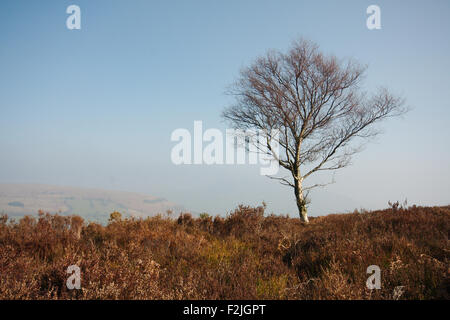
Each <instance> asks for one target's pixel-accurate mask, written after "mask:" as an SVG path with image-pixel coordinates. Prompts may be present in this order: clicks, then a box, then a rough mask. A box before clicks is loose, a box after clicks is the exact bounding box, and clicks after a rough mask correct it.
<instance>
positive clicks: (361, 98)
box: [222, 39, 407, 222]
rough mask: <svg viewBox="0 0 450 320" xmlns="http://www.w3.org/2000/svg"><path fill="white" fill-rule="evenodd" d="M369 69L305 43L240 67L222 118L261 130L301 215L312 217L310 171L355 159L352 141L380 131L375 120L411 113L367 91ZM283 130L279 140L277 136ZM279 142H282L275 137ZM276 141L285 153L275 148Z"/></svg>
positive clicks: (383, 92)
mask: <svg viewBox="0 0 450 320" xmlns="http://www.w3.org/2000/svg"><path fill="white" fill-rule="evenodd" d="M365 70H366V67H365V66H361V65H360V64H358V63H357V62H355V61H353V60H351V59H348V60H340V59H337V58H336V57H335V56H332V55H325V54H323V53H321V52H320V51H319V48H318V46H317V45H316V44H314V43H312V42H310V41H307V40H303V39H301V40H299V41H296V42H294V43H293V45H292V47H291V49H290V50H289V51H288V52H287V53H282V52H278V51H270V52H269V53H268V54H267V55H266V56H264V57H261V58H258V59H257V60H256V61H255V62H254V63H253V64H252V65H251V66H250V67H247V68H245V69H243V70H241V73H240V76H239V78H238V79H237V81H236V82H235V83H234V84H233V86H232V87H231V90H230V93H231V94H232V95H234V96H235V98H236V103H235V104H234V105H232V106H230V107H228V108H226V109H225V111H224V112H223V114H222V116H223V117H224V118H225V119H226V120H228V122H229V123H231V125H232V126H233V127H234V128H236V129H241V130H248V129H251V130H254V129H257V130H263V131H264V132H266V133H267V137H266V139H265V140H264V145H265V148H266V150H269V153H272V156H273V157H276V161H278V162H279V165H280V166H281V167H282V168H285V169H286V170H288V171H289V172H290V176H291V177H289V176H288V177H280V176H272V177H271V178H273V179H278V180H280V182H281V183H282V184H285V185H288V186H290V187H292V188H293V189H294V194H295V198H296V202H297V207H298V211H299V215H300V219H301V220H302V221H304V222H308V216H307V208H306V205H307V194H308V192H309V190H311V189H312V188H315V187H318V186H323V185H322V184H314V185H309V186H306V185H305V184H304V181H305V179H306V178H308V177H310V176H311V175H312V174H314V173H317V172H321V171H333V170H337V169H340V168H343V167H345V166H347V165H349V164H350V158H351V156H352V155H353V154H355V153H356V152H358V151H360V150H361V148H360V147H361V144H360V143H358V145H355V143H354V142H353V141H354V140H360V142H364V141H367V138H370V137H373V136H375V135H377V134H379V133H380V131H378V130H376V129H375V128H374V125H375V124H377V123H378V122H380V121H381V120H384V119H386V118H388V117H392V116H399V115H401V114H403V113H405V112H406V111H407V109H406V108H404V107H403V105H404V100H403V99H402V98H400V97H396V96H394V95H392V94H391V93H390V92H389V91H388V90H387V89H385V88H380V89H379V90H378V91H377V92H376V93H375V94H373V95H368V94H367V93H366V92H364V91H363V90H362V89H361V86H360V85H361V80H362V78H363V75H364V73H365ZM273 129H276V130H278V132H280V133H281V134H279V136H278V138H275V136H274V135H271V134H270V133H271V132H272V130H273ZM275 139H276V141H275ZM274 143H278V144H279V146H280V148H281V152H279V155H276V154H275V152H273V151H272V150H273V144H274Z"/></svg>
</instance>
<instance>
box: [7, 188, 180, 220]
mask: <svg viewBox="0 0 450 320" xmlns="http://www.w3.org/2000/svg"><path fill="white" fill-rule="evenodd" d="M39 210H43V211H46V212H50V213H60V214H62V215H73V214H76V215H79V216H81V217H83V218H84V219H86V220H90V221H97V222H106V221H107V219H108V218H109V214H110V213H111V212H113V211H119V212H121V213H122V214H123V215H124V216H132V217H143V218H145V217H148V216H153V215H155V214H158V213H165V212H166V211H167V210H172V211H173V212H174V214H175V213H179V212H181V211H182V210H183V208H182V207H181V206H178V205H176V204H175V203H172V202H169V201H168V200H166V199H163V198H158V197H154V196H149V195H145V194H139V193H132V192H123V191H111V190H99V189H85V188H74V187H62V186H48V185H31V184H0V213H4V214H7V215H8V216H10V217H11V218H21V217H23V216H24V215H37V212H38V211H39Z"/></svg>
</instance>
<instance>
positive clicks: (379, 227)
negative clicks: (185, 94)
mask: <svg viewBox="0 0 450 320" xmlns="http://www.w3.org/2000/svg"><path fill="white" fill-rule="evenodd" d="M112 218H113V219H111V221H110V223H109V224H108V225H107V226H102V225H99V224H96V223H90V224H86V223H82V220H81V219H80V218H77V217H61V216H52V215H48V214H47V215H46V214H43V213H42V214H41V215H40V217H39V219H38V220H36V219H34V218H24V219H22V220H20V222H18V223H10V222H8V220H7V218H6V217H4V218H3V219H1V220H0V299H449V290H450V273H449V272H450V269H449V267H450V250H449V249H450V248H449V242H448V234H449V230H450V206H446V207H409V208H408V209H403V208H401V207H400V208H399V207H396V206H393V207H392V208H390V209H386V210H381V211H374V212H354V213H352V214H336V215H328V216H323V217H319V218H312V219H311V222H310V224H308V225H305V224H302V223H300V221H299V220H298V219H291V218H288V217H281V216H274V215H270V216H264V207H258V208H250V207H244V206H240V207H239V208H237V209H236V210H235V211H233V212H232V213H231V214H230V215H228V216H227V217H226V218H221V217H215V218H212V217H209V216H207V215H202V217H201V218H197V219H193V218H192V217H191V216H190V215H189V214H184V215H182V216H180V217H179V218H178V219H170V218H169V217H163V216H157V217H152V218H147V219H121V217H120V216H119V215H117V214H114V215H112ZM70 265H78V266H79V267H80V268H81V289H80V290H73V291H70V290H68V289H67V288H66V280H67V278H68V276H69V275H68V274H67V273H66V270H67V267H68V266H70ZM370 265H377V266H379V267H380V269H381V289H379V290H369V289H367V288H366V280H367V278H368V277H369V275H368V274H367V273H366V270H367V267H368V266H370Z"/></svg>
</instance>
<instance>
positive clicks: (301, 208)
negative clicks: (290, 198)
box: [294, 181, 309, 223]
mask: <svg viewBox="0 0 450 320" xmlns="http://www.w3.org/2000/svg"><path fill="white" fill-rule="evenodd" d="M294 192H295V200H297V208H298V214H299V215H300V220H301V221H303V222H305V223H308V222H309V220H308V213H307V209H306V200H305V198H304V196H303V188H302V183H301V182H300V181H295V186H294Z"/></svg>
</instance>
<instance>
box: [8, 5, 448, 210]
mask: <svg viewBox="0 0 450 320" xmlns="http://www.w3.org/2000/svg"><path fill="white" fill-rule="evenodd" d="M71 4H76V5H78V6H80V8H81V20H82V24H81V30H68V29H67V28H66V19H67V17H68V14H66V8H67V7H68V6H69V5H71ZM371 4H377V5H379V6H380V8H381V24H382V29H381V30H372V31H371V30H368V29H367V27H366V18H367V14H366V8H367V7H368V6H369V5H371ZM449 31H450V2H449V1H448V0H442V1H380V0H378V1H377V0H371V1H363V0H354V1H312V0H311V1H300V0H296V1H279V0H277V1H275V0H272V1H262V0H253V1H249V0H246V1H242V0H239V1H238V0H233V1H231V0H226V1H225V0H221V1H218V0H207V1H206V0H205V1H195V0H192V1H181V0H180V1H148V0H145V1H138V0H132V1H125V0H121V1H117V0H116V1H112V0H96V1H92V0H84V1H82V0H71V1H63V0H57V1H19V0H10V1H7V0H2V1H0V183H41V184H55V185H68V186H79V187H95V188H104V189H119V190H125V191H136V192H143V193H148V194H151V195H154V196H158V197H165V198H167V199H169V200H170V201H173V202H176V203H179V204H181V205H184V206H185V207H186V208H189V209H192V210H195V211H208V212H211V213H225V212H227V211H229V210H231V209H233V208H234V207H235V206H236V205H237V204H239V203H245V204H251V205H255V204H258V203H260V202H261V201H263V200H265V201H266V202H267V203H268V205H269V209H270V210H271V211H274V212H276V213H288V212H291V213H293V214H296V209H295V204H294V198H293V193H292V191H291V189H289V188H287V187H284V186H281V185H279V184H278V183H277V182H276V181H272V180H270V179H268V178H265V177H262V176H260V175H259V167H258V166H175V165H173V164H172V163H171V161H170V151H171V149H172V147H173V146H174V145H175V143H174V142H171V141H170V135H171V133H172V131H173V130H175V129H177V128H187V129H189V130H192V129H193V121H194V120H202V121H203V126H204V127H205V128H220V129H224V128H225V127H226V126H225V124H224V123H223V122H222V121H221V119H220V113H221V111H222V110H223V108H224V107H225V106H227V105H228V104H229V103H230V102H231V101H232V100H231V98H230V97H228V96H226V95H225V94H224V92H225V90H226V87H227V85H229V84H230V83H231V82H233V80H234V79H236V76H237V75H238V71H239V70H240V68H242V67H244V66H246V65H248V64H249V63H250V62H252V60H253V59H254V58H256V57H257V56H259V55H262V54H264V53H265V52H266V51H267V50H268V49H271V48H274V49H280V50H284V49H286V48H288V47H289V45H290V43H291V41H292V40H295V39H296V38H298V37H300V36H303V37H305V38H308V39H310V40H313V41H315V42H317V43H318V44H319V45H320V46H321V48H322V49H323V51H325V52H326V53H333V54H336V55H337V56H338V57H344V58H345V57H354V58H356V59H357V60H359V61H360V62H361V63H365V64H368V66H369V69H368V72H367V81H366V88H367V89H368V90H371V89H373V88H375V87H376V86H378V85H385V86H388V87H389V88H390V89H392V91H394V92H395V93H399V94H401V95H403V96H404V97H405V98H406V99H407V103H408V105H410V106H411V107H413V110H412V111H411V112H410V113H409V114H407V115H406V116H405V117H403V119H394V120H390V121H389V122H386V123H385V124H384V125H383V126H382V128H383V130H384V135H382V136H380V137H379V138H377V140H376V141H375V142H373V143H371V144H369V145H367V147H366V150H365V151H364V152H363V153H361V154H359V155H358V156H356V157H355V158H354V161H353V163H354V164H353V165H352V166H351V167H348V168H346V169H344V170H341V171H339V172H338V173H336V176H335V180H336V183H335V184H334V185H331V186H329V187H328V188H326V189H319V190H317V191H316V192H314V193H312V203H311V206H310V213H311V214H312V215H317V214H326V213H330V212H339V211H346V210H353V209H354V208H361V207H363V208H368V209H370V208H379V207H385V206H386V205H387V201H388V200H401V201H403V200H404V199H405V198H407V199H408V202H409V204H424V205H439V204H448V203H450V201H449V200H450V198H449V191H450V166H449V163H450V148H449V140H450V126H449V125H448V121H449V118H450V37H449Z"/></svg>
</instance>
